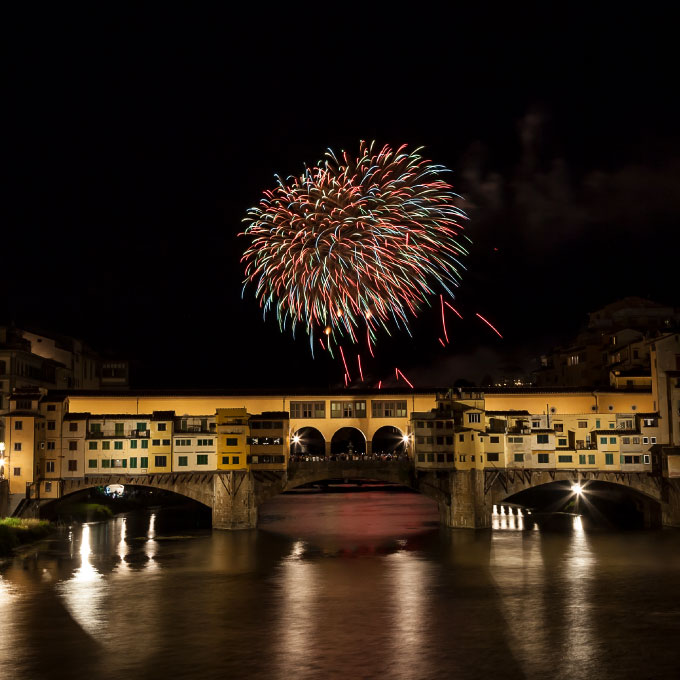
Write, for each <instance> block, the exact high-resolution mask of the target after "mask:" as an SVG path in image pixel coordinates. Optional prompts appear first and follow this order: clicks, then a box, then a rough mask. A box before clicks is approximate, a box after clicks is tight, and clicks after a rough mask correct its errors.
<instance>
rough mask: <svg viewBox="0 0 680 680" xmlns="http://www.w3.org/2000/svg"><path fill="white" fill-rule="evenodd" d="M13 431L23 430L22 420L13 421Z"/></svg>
mask: <svg viewBox="0 0 680 680" xmlns="http://www.w3.org/2000/svg"><path fill="white" fill-rule="evenodd" d="M14 429H15V430H23V429H24V423H23V421H22V420H15V421H14Z"/></svg>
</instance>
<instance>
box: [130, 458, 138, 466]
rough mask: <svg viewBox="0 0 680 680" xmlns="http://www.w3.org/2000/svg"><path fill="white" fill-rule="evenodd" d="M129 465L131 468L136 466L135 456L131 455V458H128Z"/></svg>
mask: <svg viewBox="0 0 680 680" xmlns="http://www.w3.org/2000/svg"><path fill="white" fill-rule="evenodd" d="M130 467H131V468H136V467H137V457H136V456H133V457H132V458H130Z"/></svg>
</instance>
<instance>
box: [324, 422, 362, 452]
mask: <svg viewBox="0 0 680 680" xmlns="http://www.w3.org/2000/svg"><path fill="white" fill-rule="evenodd" d="M365 453H366V437H365V436H364V433H363V432H362V431H361V430H358V429H357V428H356V427H341V428H340V429H339V430H338V431H337V432H336V433H335V434H334V435H333V438H332V439H331V455H332V456H338V455H341V454H346V455H350V456H351V455H359V456H363V455H364V454H365Z"/></svg>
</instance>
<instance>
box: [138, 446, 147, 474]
mask: <svg viewBox="0 0 680 680" xmlns="http://www.w3.org/2000/svg"><path fill="white" fill-rule="evenodd" d="M142 443H144V442H142ZM139 467H142V468H148V467H149V458H148V457H147V456H142V459H141V461H140V464H139Z"/></svg>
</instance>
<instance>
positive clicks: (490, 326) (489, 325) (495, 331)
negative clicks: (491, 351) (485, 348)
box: [475, 314, 503, 338]
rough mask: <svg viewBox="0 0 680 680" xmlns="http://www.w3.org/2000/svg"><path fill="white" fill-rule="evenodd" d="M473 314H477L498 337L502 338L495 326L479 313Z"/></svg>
mask: <svg viewBox="0 0 680 680" xmlns="http://www.w3.org/2000/svg"><path fill="white" fill-rule="evenodd" d="M475 316H478V317H479V318H480V319H481V320H482V321H483V322H484V323H485V324H486V325H487V326H488V327H489V328H490V329H491V330H492V331H493V332H494V333H495V334H496V335H497V336H498V337H499V338H503V336H502V335H501V334H500V333H499V332H498V331H497V330H496V328H494V327H493V326H492V325H491V323H489V322H488V321H487V320H486V319H485V318H484V317H483V316H482V315H481V314H475Z"/></svg>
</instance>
